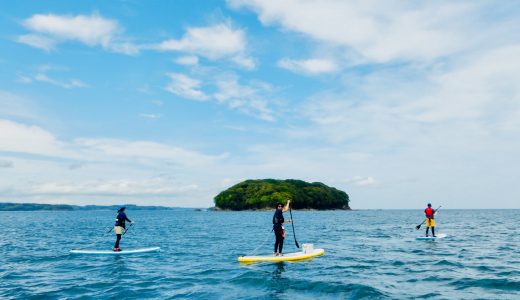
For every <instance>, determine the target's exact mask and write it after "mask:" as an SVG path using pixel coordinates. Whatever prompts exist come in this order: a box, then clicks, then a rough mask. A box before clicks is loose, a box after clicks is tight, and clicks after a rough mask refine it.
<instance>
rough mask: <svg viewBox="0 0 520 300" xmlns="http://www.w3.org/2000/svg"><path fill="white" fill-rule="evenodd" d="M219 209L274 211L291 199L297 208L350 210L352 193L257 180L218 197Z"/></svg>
mask: <svg viewBox="0 0 520 300" xmlns="http://www.w3.org/2000/svg"><path fill="white" fill-rule="evenodd" d="M214 200H215V208H216V209H226V210H251V209H252V210H254V209H272V208H274V207H275V206H276V203H278V202H282V203H286V202H287V200H291V207H292V208H294V209H320V210H325V209H350V206H349V201H350V200H349V197H348V194H347V193H345V192H343V191H340V190H338V189H336V188H333V187H329V186H327V185H325V184H323V183H321V182H313V183H308V182H305V181H302V180H295V179H286V180H277V179H257V180H246V181H243V182H240V183H238V184H236V185H234V186H232V187H230V188H228V189H227V190H225V191H223V192H221V193H220V194H218V195H217V196H216V197H215V199H214Z"/></svg>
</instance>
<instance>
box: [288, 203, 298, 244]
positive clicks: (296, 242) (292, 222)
mask: <svg viewBox="0 0 520 300" xmlns="http://www.w3.org/2000/svg"><path fill="white" fill-rule="evenodd" d="M289 214H291V225H292V233H293V236H294V243H295V244H296V248H300V245H298V241H297V240H296V233H295V232H294V220H293V217H292V211H291V206H289Z"/></svg>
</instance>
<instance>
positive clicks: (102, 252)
mask: <svg viewBox="0 0 520 300" xmlns="http://www.w3.org/2000/svg"><path fill="white" fill-rule="evenodd" d="M159 249H161V247H150V248H142V249H132V250H122V251H112V250H79V249H72V250H70V253H71V254H92V255H125V254H137V253H146V252H154V251H158V250H159Z"/></svg>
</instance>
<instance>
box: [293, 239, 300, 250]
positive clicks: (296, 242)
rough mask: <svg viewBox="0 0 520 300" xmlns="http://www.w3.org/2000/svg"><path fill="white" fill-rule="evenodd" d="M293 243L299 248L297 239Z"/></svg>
mask: <svg viewBox="0 0 520 300" xmlns="http://www.w3.org/2000/svg"><path fill="white" fill-rule="evenodd" d="M294 243H295V244H296V248H300V245H298V241H297V240H294Z"/></svg>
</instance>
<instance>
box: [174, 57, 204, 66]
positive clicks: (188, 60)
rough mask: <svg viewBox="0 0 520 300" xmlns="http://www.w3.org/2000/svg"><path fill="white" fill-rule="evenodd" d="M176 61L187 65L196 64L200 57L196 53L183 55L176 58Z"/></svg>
mask: <svg viewBox="0 0 520 300" xmlns="http://www.w3.org/2000/svg"><path fill="white" fill-rule="evenodd" d="M175 63H177V64H179V65H185V66H195V65H197V64H198V63H199V58H198V57H197V56H195V55H188V56H181V57H178V58H176V59H175Z"/></svg>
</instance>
